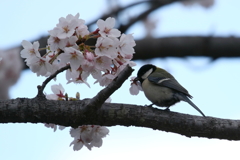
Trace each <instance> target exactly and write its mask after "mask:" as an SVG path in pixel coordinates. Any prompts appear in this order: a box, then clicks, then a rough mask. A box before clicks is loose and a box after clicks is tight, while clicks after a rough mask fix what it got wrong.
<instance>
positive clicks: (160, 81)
mask: <svg viewBox="0 0 240 160" xmlns="http://www.w3.org/2000/svg"><path fill="white" fill-rule="evenodd" d="M167 80H170V78H165V79H161V80H159V81H158V82H157V83H158V84H160V83H162V82H163V81H167Z"/></svg>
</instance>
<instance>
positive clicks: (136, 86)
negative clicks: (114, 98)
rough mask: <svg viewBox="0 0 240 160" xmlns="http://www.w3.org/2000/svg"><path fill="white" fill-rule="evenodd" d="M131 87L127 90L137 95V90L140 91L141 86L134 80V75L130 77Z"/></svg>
mask: <svg viewBox="0 0 240 160" xmlns="http://www.w3.org/2000/svg"><path fill="white" fill-rule="evenodd" d="M131 81H132V83H131V87H130V88H129V91H130V93H131V94H132V95H137V94H138V93H139V91H142V86H141V83H140V82H139V81H136V77H131Z"/></svg>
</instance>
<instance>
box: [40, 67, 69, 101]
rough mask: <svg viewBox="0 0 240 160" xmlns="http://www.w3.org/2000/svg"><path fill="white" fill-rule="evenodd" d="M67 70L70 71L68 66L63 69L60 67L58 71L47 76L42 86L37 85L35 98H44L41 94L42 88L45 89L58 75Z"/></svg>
mask: <svg viewBox="0 0 240 160" xmlns="http://www.w3.org/2000/svg"><path fill="white" fill-rule="evenodd" d="M67 69H70V65H69V64H68V65H66V66H65V67H62V68H60V69H59V70H57V71H56V72H55V73H53V74H52V75H51V76H49V77H48V78H46V79H45V81H43V83H42V85H41V86H40V85H38V86H37V88H38V94H37V96H36V97H45V95H44V94H43V90H44V88H45V87H46V85H47V84H48V83H49V82H50V81H51V80H52V79H54V78H55V77H56V76H57V75H58V74H59V73H61V72H63V71H65V70H67Z"/></svg>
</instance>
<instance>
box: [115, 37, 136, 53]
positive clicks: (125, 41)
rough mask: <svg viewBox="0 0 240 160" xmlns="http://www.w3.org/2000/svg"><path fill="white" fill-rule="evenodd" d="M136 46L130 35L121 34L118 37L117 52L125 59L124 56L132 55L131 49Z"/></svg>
mask: <svg viewBox="0 0 240 160" xmlns="http://www.w3.org/2000/svg"><path fill="white" fill-rule="evenodd" d="M135 45H136V43H135V41H134V39H133V36H132V35H131V34H128V35H125V34H122V36H121V37H120V44H119V47H118V52H119V53H120V54H121V55H122V56H123V57H125V56H126V55H132V54H133V53H135V52H134V49H133V47H134V46H135Z"/></svg>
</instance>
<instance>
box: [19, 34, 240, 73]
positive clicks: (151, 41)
mask: <svg viewBox="0 0 240 160" xmlns="http://www.w3.org/2000/svg"><path fill="white" fill-rule="evenodd" d="M39 41H40V44H41V47H45V46H46V45H47V43H46V42H47V37H42V38H40V39H39ZM88 43H89V45H91V44H95V42H91V41H90V42H88ZM136 44H137V45H136V47H135V52H136V54H135V55H134V57H133V60H146V59H151V58H165V57H180V58H183V57H186V56H196V57H197V56H206V57H210V58H212V59H213V60H214V59H217V58H222V57H226V58H234V57H240V45H239V44H240V38H238V37H211V36H191V37H190V36H182V37H163V38H146V39H142V40H136ZM18 48H19V52H20V50H21V47H18ZM41 54H42V55H43V54H45V53H43V52H42V53H41ZM26 68H28V67H27V66H25V69H26Z"/></svg>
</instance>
